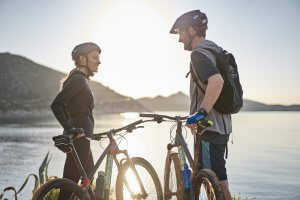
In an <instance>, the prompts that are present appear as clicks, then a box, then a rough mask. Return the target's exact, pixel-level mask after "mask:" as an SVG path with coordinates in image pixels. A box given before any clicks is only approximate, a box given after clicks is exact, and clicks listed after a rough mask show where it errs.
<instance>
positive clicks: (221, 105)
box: [190, 48, 243, 114]
mask: <svg viewBox="0 0 300 200" xmlns="http://www.w3.org/2000/svg"><path fill="white" fill-rule="evenodd" d="M203 49H205V50H207V51H209V52H211V53H212V54H213V55H214V56H215V58H216V66H217V68H218V70H219V72H220V74H221V75H222V77H223V79H224V84H223V88H222V91H221V94H220V96H219V98H218V100H217V101H216V103H215V105H214V109H216V110H217V111H218V112H219V113H222V114H234V113H237V112H239V111H240V109H241V108H242V107H243V89H242V85H241V83H240V78H239V73H238V69H237V64H236V62H235V59H234V56H233V55H232V54H231V53H228V52H227V51H226V50H223V51H222V52H217V51H216V50H214V49H209V48H203ZM192 64H193V63H192ZM190 72H191V75H192V80H193V81H194V82H195V83H196V85H197V87H199V88H200V90H201V91H202V92H203V94H205V91H204V90H203V88H202V87H201V86H200V85H199V84H198V82H197V78H196V77H197V76H196V75H195V72H194V70H192V69H190Z"/></svg>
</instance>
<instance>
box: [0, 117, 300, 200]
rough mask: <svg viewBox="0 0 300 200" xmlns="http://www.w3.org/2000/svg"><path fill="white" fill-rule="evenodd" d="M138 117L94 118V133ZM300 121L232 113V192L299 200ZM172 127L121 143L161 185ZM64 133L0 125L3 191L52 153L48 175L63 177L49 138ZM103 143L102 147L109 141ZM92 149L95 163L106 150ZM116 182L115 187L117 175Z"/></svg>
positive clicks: (52, 125) (157, 127)
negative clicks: (143, 162)
mask: <svg viewBox="0 0 300 200" xmlns="http://www.w3.org/2000/svg"><path fill="white" fill-rule="evenodd" d="M166 114H170V115H176V114H179V115H185V114H186V113H175V112H174V113H166ZM136 119H137V114H133V113H129V114H128V113H127V114H123V115H105V116H100V117H97V119H96V124H97V126H96V132H101V131H106V130H109V129H110V128H113V127H115V128H116V127H120V126H123V125H125V124H128V123H130V122H132V121H134V120H136ZM299 121H300V113H299V112H242V113H239V114H237V115H233V123H234V124H233V133H234V134H233V144H232V143H230V144H229V157H228V159H227V172H228V178H229V183H230V189H231V192H232V193H233V194H236V195H239V194H240V196H241V197H248V198H256V199H300V183H299V180H300V171H299V169H300V123H299ZM172 125H173V123H162V124H155V123H148V124H145V128H144V129H138V130H136V131H134V132H133V133H130V134H128V135H126V140H127V141H125V140H124V139H123V140H122V141H121V144H120V145H121V147H128V151H129V154H130V155H131V156H141V157H144V158H146V159H147V160H148V161H150V162H151V163H152V165H153V166H154V168H155V169H156V171H157V172H158V174H159V177H160V180H161V182H162V184H163V170H164V162H165V156H166V144H167V143H168V142H169V141H170V134H169V132H170V131H169V130H170V127H171V126H172ZM61 131H62V129H61V128H60V127H59V126H58V124H57V122H56V121H54V120H48V121H43V122H38V123H32V124H22V125H2V126H1V128H0V156H1V162H0V192H2V191H3V189H4V188H5V187H8V186H14V187H16V189H18V188H19V187H20V186H21V184H22V183H23V182H24V180H25V178H26V177H27V175H28V174H30V173H35V174H38V168H39V166H40V164H41V162H42V160H43V158H44V156H45V155H46V154H47V152H48V151H50V154H51V155H52V159H51V161H50V165H49V172H48V174H49V175H55V176H62V169H63V165H64V159H65V155H64V154H63V153H61V152H60V151H59V150H57V149H56V148H54V147H53V142H52V140H51V138H52V136H54V135H57V134H59V133H61ZM173 134H174V133H173ZM184 135H185V134H184ZM186 135H187V141H188V143H189V147H190V148H191V147H192V137H191V135H190V133H189V132H187V134H186ZM231 140H232V137H231V138H230V141H231ZM101 145H102V146H103V147H104V146H105V142H102V143H101ZM92 151H93V155H94V159H97V158H98V157H99V155H100V154H101V152H102V150H101V147H100V146H99V143H98V142H94V141H93V142H92ZM101 169H103V165H102V166H101ZM114 174H116V171H115V168H114ZM112 183H115V176H113V180H112ZM32 189H33V179H31V180H29V185H27V187H26V188H25V189H24V190H23V192H22V193H21V196H20V198H19V199H25V200H26V199H30V198H31V196H32V193H31V190H32ZM12 196H13V194H12V192H7V193H6V195H5V197H6V198H8V199H13V197H12Z"/></svg>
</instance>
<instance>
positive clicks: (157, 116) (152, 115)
mask: <svg viewBox="0 0 300 200" xmlns="http://www.w3.org/2000/svg"><path fill="white" fill-rule="evenodd" d="M140 117H149V118H154V121H157V120H159V119H160V120H162V121H163V118H166V119H170V120H175V121H177V120H180V121H181V120H186V119H187V116H186V117H180V116H175V117H171V116H168V115H159V114H150V113H140ZM159 123H160V122H159Z"/></svg>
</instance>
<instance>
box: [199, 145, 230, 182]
mask: <svg viewBox="0 0 300 200" xmlns="http://www.w3.org/2000/svg"><path fill="white" fill-rule="evenodd" d="M225 147H226V144H214V143H210V142H206V141H203V140H202V141H201V142H200V152H199V162H200V165H201V166H202V168H205V169H211V170H213V171H214V172H215V173H216V175H217V177H218V178H219V180H220V181H225V180H227V173H226V168H225V163H226V162H225V158H224V153H225Z"/></svg>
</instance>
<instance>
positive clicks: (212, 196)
mask: <svg viewBox="0 0 300 200" xmlns="http://www.w3.org/2000/svg"><path fill="white" fill-rule="evenodd" d="M193 191H194V193H195V199H196V200H198V199H207V200H224V194H223V190H222V188H221V184H220V182H219V179H218V177H217V175H216V174H215V173H214V172H213V171H212V170H210V169H201V170H200V171H199V172H198V173H197V174H196V176H195V178H194V180H193ZM204 192H205V193H204Z"/></svg>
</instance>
